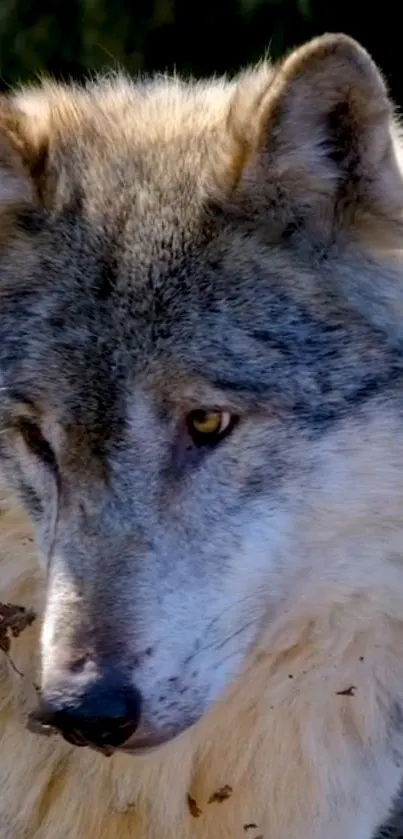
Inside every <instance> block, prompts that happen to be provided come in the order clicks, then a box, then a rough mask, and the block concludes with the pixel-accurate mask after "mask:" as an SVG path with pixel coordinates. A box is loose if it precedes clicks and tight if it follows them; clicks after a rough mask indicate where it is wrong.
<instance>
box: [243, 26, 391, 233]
mask: <svg viewBox="0 0 403 839" xmlns="http://www.w3.org/2000/svg"><path fill="white" fill-rule="evenodd" d="M252 87H253V85H252ZM250 88H251V85H250V82H249V85H248V83H247V80H244V81H241V82H240V83H239V86H238V89H237V91H236V94H235V97H234V100H233V103H232V108H231V112H230V117H229V127H230V130H231V131H232V133H233V136H234V137H235V139H236V140H237V141H238V144H239V145H242V146H243V155H242V160H243V163H242V171H241V172H240V173H239V174H238V177H237V186H236V190H235V191H234V192H235V194H236V196H237V198H238V199H240V200H241V201H242V203H243V205H244V209H247V211H248V213H256V212H257V213H259V214H264V215H265V216H266V218H268V217H270V218H271V219H272V221H273V222H274V223H275V224H277V226H280V228H281V229H285V228H288V227H290V225H291V228H292V227H293V226H294V227H295V226H298V227H301V226H304V227H308V228H309V227H310V228H313V229H314V230H316V231H317V232H320V233H321V235H323V234H325V235H326V234H327V235H329V234H330V232H331V231H334V228H335V225H339V224H341V225H346V224H347V225H349V224H351V223H354V221H356V220H357V218H358V216H357V214H358V215H359V216H360V218H361V219H362V218H364V217H365V216H367V215H369V216H373V215H374V214H375V215H376V216H383V217H387V218H391V217H396V216H399V217H400V208H401V206H402V202H403V186H402V179H401V175H400V171H399V168H398V164H397V161H396V157H395V148H394V146H395V142H394V138H393V131H394V130H395V129H394V126H393V116H392V106H391V103H390V101H389V99H388V95H387V91H386V87H385V84H384V82H383V79H382V77H381V75H380V73H379V72H378V70H377V68H376V66H375V64H374V63H373V61H372V60H371V58H370V57H369V55H368V54H367V52H366V51H365V50H364V49H363V48H362V47H361V46H359V44H357V43H356V42H355V41H354V40H353V39H351V38H349V37H347V36H345V35H324V36H322V37H320V38H317V39H315V40H313V41H311V42H310V43H308V44H307V45H306V46H304V47H302V48H300V49H297V50H296V51H294V52H293V53H292V54H291V55H290V56H289V57H288V58H287V59H286V60H285V61H284V62H283V64H282V65H280V67H279V68H278V69H277V71H276V70H274V72H273V75H272V77H271V78H269V79H267V78H266V83H265V89H264V90H263V92H261V93H260V95H258V96H255V100H254V103H253V104H251V96H250V92H249V93H248V90H249V91H250ZM248 97H249V100H248Z"/></svg>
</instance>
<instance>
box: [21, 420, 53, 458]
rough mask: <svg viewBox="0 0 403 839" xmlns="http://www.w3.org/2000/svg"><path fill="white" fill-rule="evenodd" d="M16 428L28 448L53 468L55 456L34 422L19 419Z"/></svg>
mask: <svg viewBox="0 0 403 839" xmlns="http://www.w3.org/2000/svg"><path fill="white" fill-rule="evenodd" d="M18 430H19V432H20V434H21V435H22V437H23V439H24V441H25V445H26V446H27V447H28V449H30V451H31V452H32V453H33V454H35V455H36V457H39V458H40V459H41V460H42V461H43V462H44V463H46V464H47V465H48V466H50V467H51V468H52V469H55V468H56V458H55V455H54V453H53V450H52V448H51V446H50V445H49V443H48V442H47V440H45V437H44V436H43V434H42V431H41V430H40V428H39V427H38V426H37V425H36V423H34V422H32V420H29V419H20V421H19V423H18Z"/></svg>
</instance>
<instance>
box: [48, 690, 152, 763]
mask: <svg viewBox="0 0 403 839" xmlns="http://www.w3.org/2000/svg"><path fill="white" fill-rule="evenodd" d="M140 715H141V696H140V693H139V691H138V690H137V689H136V688H135V687H134V686H131V685H128V684H127V683H125V682H124V681H122V680H120V679H119V678H117V677H116V676H112V675H108V676H100V677H99V678H97V679H95V680H94V679H91V681H90V682H89V683H87V684H86V683H84V684H83V680H82V678H81V679H77V678H76V676H75V674H71V676H70V677H69V676H65V675H64V677H63V678H62V679H61V680H60V681H59V682H58V683H57V684H52V687H51V689H45V690H44V691H43V692H42V696H41V702H40V706H39V708H38V710H37V711H36V712H35V714H34V715H33V719H34V721H35V724H36V725H37V726H38V725H42V726H44V727H49V728H51V729H53V730H56V731H57V732H59V733H60V734H61V735H62V736H63V737H64V739H65V740H66V741H67V742H68V743H72V744H73V745H74V746H92V747H94V748H97V749H100V750H102V751H104V752H106V753H107V752H108V751H111V750H113V749H116V748H118V747H120V746H122V745H123V744H124V743H126V741H127V740H129V739H130V737H131V736H132V735H133V734H134V732H135V731H136V729H137V727H138V725H139V722H140Z"/></svg>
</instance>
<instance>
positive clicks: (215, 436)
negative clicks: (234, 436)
mask: <svg viewBox="0 0 403 839" xmlns="http://www.w3.org/2000/svg"><path fill="white" fill-rule="evenodd" d="M236 421H237V417H236V416H234V415H233V414H230V412H229V411H203V410H197V411H191V412H190V414H188V415H187V417H186V424H187V427H188V431H189V434H190V436H191V437H192V440H193V442H194V443H196V445H199V446H200V445H204V444H210V445H212V444H214V443H218V441H219V440H221V439H222V438H223V437H225V436H226V435H227V434H228V433H229V432H230V431H232V429H233V427H234V425H235V423H236Z"/></svg>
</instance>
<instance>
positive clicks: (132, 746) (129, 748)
mask: <svg viewBox="0 0 403 839" xmlns="http://www.w3.org/2000/svg"><path fill="white" fill-rule="evenodd" d="M178 736H179V735H171V736H167V737H162V736H161V737H142V738H139V739H137V740H136V737H134V738H133V741H132V742H131V741H130V740H128V741H127V743H123V745H122V746H120V747H119V748H118V749H117V752H120V753H121V754H126V755H133V756H135V755H137V756H139V757H141V755H147V754H151V752H156V751H157V750H159V749H162V747H163V746H166V745H167V744H168V743H171V742H172V740H176V737H178Z"/></svg>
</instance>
